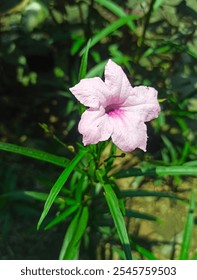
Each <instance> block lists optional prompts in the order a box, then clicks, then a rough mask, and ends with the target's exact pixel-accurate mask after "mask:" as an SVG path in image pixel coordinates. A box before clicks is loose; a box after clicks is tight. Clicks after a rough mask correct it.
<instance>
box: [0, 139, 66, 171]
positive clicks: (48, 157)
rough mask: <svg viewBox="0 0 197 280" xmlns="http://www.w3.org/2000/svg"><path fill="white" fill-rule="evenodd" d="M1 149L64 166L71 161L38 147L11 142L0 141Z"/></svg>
mask: <svg viewBox="0 0 197 280" xmlns="http://www.w3.org/2000/svg"><path fill="white" fill-rule="evenodd" d="M0 150H3V151H6V152H11V153H16V154H20V155H23V156H26V157H30V158H34V159H38V160H41V161H46V162H50V163H52V164H55V165H58V166H62V167H66V166H67V165H68V162H69V160H68V159H66V158H64V157H60V156H56V155H53V154H50V153H46V152H44V151H40V150H37V149H32V148H28V147H21V146H18V145H14V144H10V143H4V142H0Z"/></svg>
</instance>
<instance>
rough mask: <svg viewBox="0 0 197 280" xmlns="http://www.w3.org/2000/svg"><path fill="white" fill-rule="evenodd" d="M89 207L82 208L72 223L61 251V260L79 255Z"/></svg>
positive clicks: (71, 258)
mask: <svg viewBox="0 0 197 280" xmlns="http://www.w3.org/2000/svg"><path fill="white" fill-rule="evenodd" d="M87 222H88V207H87V206H85V207H83V208H82V209H80V210H79V211H78V212H77V214H76V215H75V217H74V219H73V220H72V222H71V223H70V225H69V227H68V230H67V232H66V235H65V238H64V242H63V245H62V248H61V251H60V256H59V259H60V260H63V259H64V260H73V259H75V258H76V256H77V255H78V251H79V246H80V242H81V238H82V236H83V234H84V231H85V229H86V227H87Z"/></svg>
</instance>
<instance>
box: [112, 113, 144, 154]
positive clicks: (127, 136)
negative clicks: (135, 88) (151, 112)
mask: <svg viewBox="0 0 197 280" xmlns="http://www.w3.org/2000/svg"><path fill="white" fill-rule="evenodd" d="M109 119H110V122H111V125H112V126H113V133H112V136H111V137H112V141H113V143H114V144H115V145H116V146H117V147H118V148H120V149H121V150H122V151H124V152H132V151H133V150H135V149H136V148H140V149H141V150H143V151H144V152H145V151H146V143H147V127H146V125H145V124H144V123H143V122H142V121H141V120H140V119H139V117H138V116H136V115H135V114H134V113H132V112H129V111H122V115H121V117H120V115H119V116H112V117H109Z"/></svg>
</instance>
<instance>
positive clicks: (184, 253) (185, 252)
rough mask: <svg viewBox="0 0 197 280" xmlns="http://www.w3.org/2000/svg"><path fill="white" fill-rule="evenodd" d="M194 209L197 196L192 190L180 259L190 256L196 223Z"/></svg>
mask: <svg viewBox="0 0 197 280" xmlns="http://www.w3.org/2000/svg"><path fill="white" fill-rule="evenodd" d="M194 209H195V196H194V193H193V192H192V193H191V197H190V204H189V210H188V214H187V220H186V223H185V228H184V234H183V241H182V246H181V253H180V260H187V259H188V258H189V250H190V244H191V237H192V230H193V225H194V216H195V213H194Z"/></svg>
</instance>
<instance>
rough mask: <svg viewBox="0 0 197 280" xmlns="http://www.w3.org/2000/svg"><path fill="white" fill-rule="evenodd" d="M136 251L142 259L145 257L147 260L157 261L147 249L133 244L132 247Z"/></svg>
mask: <svg viewBox="0 0 197 280" xmlns="http://www.w3.org/2000/svg"><path fill="white" fill-rule="evenodd" d="M134 247H135V249H136V251H138V252H139V253H140V254H142V255H143V256H144V257H146V258H147V259H148V260H157V258H156V257H155V256H154V255H153V254H152V253H151V252H150V251H149V250H147V249H145V248H144V247H142V246H140V245H138V244H135V245H134Z"/></svg>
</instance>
